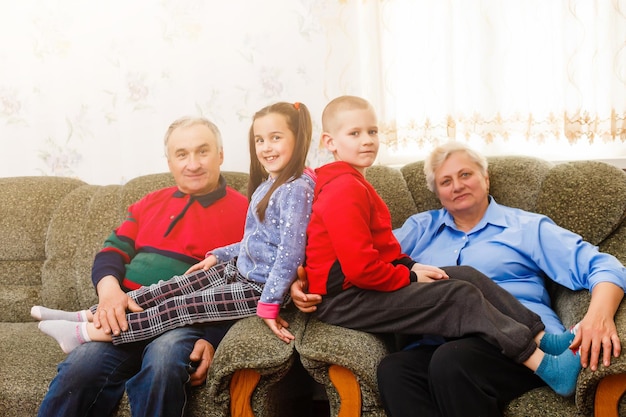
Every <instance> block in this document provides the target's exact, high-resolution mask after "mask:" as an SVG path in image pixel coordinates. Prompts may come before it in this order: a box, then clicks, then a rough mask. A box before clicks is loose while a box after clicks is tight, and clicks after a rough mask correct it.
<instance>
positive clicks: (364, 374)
mask: <svg viewBox="0 0 626 417" xmlns="http://www.w3.org/2000/svg"><path fill="white" fill-rule="evenodd" d="M296 349H297V350H298V353H299V354H300V360H301V362H302V365H303V366H304V368H305V369H306V370H307V371H308V372H309V374H310V375H311V376H312V377H313V379H315V380H316V381H317V382H319V383H320V384H322V385H324V387H325V389H326V395H327V396H328V399H329V403H330V408H331V415H338V412H339V410H340V409H341V405H342V404H341V400H340V393H339V392H338V391H337V387H335V386H334V384H333V382H332V381H331V375H329V374H330V373H332V371H331V372H329V369H330V367H331V366H333V365H339V366H341V367H343V368H346V369H347V370H348V371H351V372H352V374H354V376H355V377H356V380H357V381H358V383H359V385H360V391H361V401H360V403H361V412H360V414H348V413H346V414H342V415H361V416H363V417H385V412H384V410H383V408H382V404H381V402H380V396H379V394H378V384H377V381H376V368H377V367H378V364H379V362H380V361H381V359H382V358H383V357H384V356H385V355H386V354H387V353H388V352H389V350H388V348H387V345H386V344H385V341H384V340H383V339H381V338H379V337H377V336H375V335H372V334H369V333H365V332H359V331H355V330H350V329H345V328H342V327H338V326H333V325H330V324H326V323H323V322H321V321H319V320H317V319H315V318H313V317H311V318H310V319H309V321H308V322H307V324H306V328H305V331H304V335H303V337H302V338H301V339H296ZM340 376H341V375H340ZM333 379H335V380H336V378H333ZM349 389H352V388H349ZM354 404H358V403H354ZM342 412H345V409H343V410H342Z"/></svg>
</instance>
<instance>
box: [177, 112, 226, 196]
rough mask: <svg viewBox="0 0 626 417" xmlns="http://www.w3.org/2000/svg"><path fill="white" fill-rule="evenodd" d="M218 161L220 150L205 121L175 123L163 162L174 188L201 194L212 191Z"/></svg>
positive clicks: (216, 177)
mask: <svg viewBox="0 0 626 417" xmlns="http://www.w3.org/2000/svg"><path fill="white" fill-rule="evenodd" d="M222 162H224V153H223V151H222V150H220V149H219V148H218V145H217V138H216V137H215V135H214V134H213V132H212V131H211V129H209V128H208V127H207V126H205V125H202V124H196V125H192V126H186V127H179V128H177V129H175V130H174V131H173V132H172V133H171V135H170V137H169V140H168V141H167V165H168V166H169V168H170V172H171V173H172V175H173V176H174V181H176V185H177V186H178V189H179V190H180V191H182V192H183V193H185V194H190V195H203V194H207V193H210V192H211V191H214V190H215V189H216V188H217V186H218V183H219V178H220V166H221V165H222Z"/></svg>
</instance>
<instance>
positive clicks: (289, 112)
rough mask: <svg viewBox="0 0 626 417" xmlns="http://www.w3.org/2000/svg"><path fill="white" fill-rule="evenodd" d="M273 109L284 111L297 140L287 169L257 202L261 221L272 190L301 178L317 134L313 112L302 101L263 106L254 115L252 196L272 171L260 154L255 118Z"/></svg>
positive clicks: (250, 196) (251, 155) (249, 192)
mask: <svg viewBox="0 0 626 417" xmlns="http://www.w3.org/2000/svg"><path fill="white" fill-rule="evenodd" d="M270 113H276V114H282V115H283V116H285V119H286V120H287V126H288V127H289V130H291V132H292V133H293V135H294V137H295V139H296V143H295V146H294V150H293V155H292V157H291V160H290V161H289V162H288V163H287V165H286V166H285V169H283V170H282V171H281V173H280V174H279V175H278V177H276V180H275V181H274V184H272V186H271V187H270V189H269V191H268V192H267V194H265V196H264V197H263V198H262V199H261V201H259V205H258V206H257V209H256V210H257V214H258V215H259V218H260V219H261V221H263V220H264V219H265V210H266V209H267V205H268V204H269V201H270V197H271V196H272V193H273V192H274V191H275V190H276V189H277V188H278V187H280V186H281V185H283V184H284V183H286V182H287V181H288V180H289V179H290V178H292V177H294V178H299V177H300V176H301V175H302V172H303V171H304V167H305V164H306V156H307V153H308V152H309V147H310V146H311V137H312V135H313V123H312V122H311V114H310V113H309V109H307V107H306V106H305V105H304V104H302V103H297V102H296V103H293V104H292V103H287V102H279V103H274V104H272V105H269V106H267V107H264V108H262V109H261V110H259V111H258V112H256V113H255V115H254V117H253V118H252V125H251V126H250V133H249V141H248V144H249V147H250V180H249V181H248V199H251V198H252V194H253V193H254V191H255V190H256V189H257V188H258V187H259V185H261V183H262V182H263V181H265V179H267V176H268V173H267V171H265V168H263V165H261V163H260V162H259V159H258V158H256V156H255V155H256V147H255V138H254V121H255V120H256V119H258V118H259V117H263V116H266V115H268V114H270Z"/></svg>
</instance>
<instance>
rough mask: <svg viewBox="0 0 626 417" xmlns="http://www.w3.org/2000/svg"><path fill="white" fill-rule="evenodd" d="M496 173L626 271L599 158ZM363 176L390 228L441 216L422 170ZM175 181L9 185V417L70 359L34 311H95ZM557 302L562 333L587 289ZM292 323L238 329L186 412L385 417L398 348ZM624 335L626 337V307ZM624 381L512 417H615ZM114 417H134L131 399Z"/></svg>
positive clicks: (561, 295)
mask: <svg viewBox="0 0 626 417" xmlns="http://www.w3.org/2000/svg"><path fill="white" fill-rule="evenodd" d="M489 162H490V167H489V171H490V178H491V193H492V195H494V196H495V198H496V199H497V201H498V202H499V203H501V204H506V205H510V206H514V207H520V208H523V209H526V210H532V211H537V212H540V213H544V214H547V215H548V216H550V217H551V218H553V219H554V220H555V221H556V222H557V223H559V224H560V225H562V226H564V227H566V228H568V229H571V230H574V231H575V232H577V233H579V234H581V235H582V236H583V237H584V238H585V239H586V240H588V241H590V242H592V243H594V244H596V245H598V246H599V247H600V249H601V250H603V251H606V252H609V253H612V254H613V255H615V256H616V257H617V258H618V259H620V261H621V262H622V263H626V173H624V172H622V171H621V170H619V169H617V168H615V167H612V166H610V165H607V164H604V163H600V162H591V161H581V162H572V163H566V164H558V165H555V164H552V163H549V162H547V161H544V160H541V159H537V158H528V157H494V158H490V159H489ZM225 175H226V178H227V181H228V182H229V183H230V184H231V185H232V186H234V188H236V189H238V190H242V191H243V190H245V188H246V182H247V175H246V174H243V173H232V172H228V173H225ZM367 177H368V179H369V180H370V181H371V182H372V184H373V185H374V186H375V187H376V189H377V190H378V191H379V193H380V194H381V196H382V197H383V199H384V200H385V201H386V202H387V204H388V205H389V208H390V210H391V213H392V218H393V223H394V227H398V226H400V225H401V224H402V223H403V221H404V220H405V219H406V218H407V217H408V216H409V215H411V214H413V213H415V212H417V211H422V210H427V209H433V208H438V207H439V203H438V201H437V199H436V198H435V197H434V195H433V194H432V193H431V192H430V191H428V190H427V188H426V185H425V179H424V175H423V173H422V162H416V163H412V164H408V165H406V166H403V167H402V168H400V169H395V168H390V167H383V166H374V167H371V168H370V169H369V170H368V171H367ZM171 184H173V180H172V178H171V177H170V175H169V174H155V175H148V176H143V177H139V178H135V179H133V180H132V181H129V182H128V183H126V184H125V185H108V186H97V185H89V184H86V183H84V182H82V181H80V180H76V179H70V178H59V177H16V178H0V213H2V216H0V415H7V416H8V415H11V416H33V415H35V414H36V411H37V408H38V405H39V403H40V401H41V399H42V398H43V396H44V395H45V392H46V389H47V386H48V384H49V382H50V380H51V379H52V378H53V377H54V375H55V373H56V365H57V364H58V363H59V362H60V361H61V360H62V359H63V358H64V354H63V353H62V352H61V350H60V348H59V347H58V345H57V344H56V342H55V341H54V340H53V339H51V338H50V337H48V336H45V335H43V334H41V333H40V332H39V331H38V329H37V324H36V323H35V322H34V321H33V320H32V319H31V318H30V316H29V310H30V307H31V306H32V305H34V304H43V305H46V306H49V307H54V308H64V309H78V308H82V307H85V306H89V305H91V304H92V303H94V302H95V301H96V296H95V293H94V290H93V287H92V285H91V280H90V270H91V262H92V260H93V256H94V254H95V253H96V252H97V250H98V249H99V248H100V247H101V245H102V243H103V241H104V239H105V238H106V237H107V235H108V234H109V233H110V232H111V230H112V229H113V228H114V227H115V226H116V225H117V224H119V222H120V221H121V220H122V219H123V217H124V214H125V210H126V207H127V206H128V205H129V204H130V203H132V202H133V201H136V200H137V199H139V198H140V197H141V196H143V195H144V194H146V193H147V192H149V191H152V190H154V189H157V188H160V187H164V186H167V185H171ZM551 291H552V294H553V303H554V307H555V309H556V311H557V312H558V314H559V315H560V316H561V318H562V319H563V321H564V323H565V324H566V325H571V324H573V323H575V322H577V321H578V320H579V319H580V318H581V317H582V315H583V314H584V312H585V311H586V308H587V305H588V303H589V294H588V292H586V291H581V292H572V291H570V290H567V289H565V288H563V287H560V286H557V285H554V286H553V287H552V288H551ZM284 316H285V318H286V319H287V320H288V321H289V322H290V323H291V330H292V332H293V333H294V335H295V336H296V340H295V342H293V343H291V344H289V345H287V344H284V343H283V342H281V341H279V340H278V339H277V338H276V337H275V336H273V335H272V334H271V332H270V331H269V329H268V328H267V327H266V326H265V325H264V324H263V323H262V321H261V320H259V319H257V318H255V317H253V318H249V319H244V320H241V321H239V322H238V323H236V324H235V325H234V326H233V327H232V328H231V330H230V331H229V332H228V334H227V335H226V337H225V339H224V341H223V342H222V344H221V345H220V347H219V348H218V350H217V353H216V357H215V360H214V363H213V366H212V367H211V370H210V373H209V378H208V381H207V384H206V385H205V386H204V387H201V388H198V389H194V392H193V395H192V398H191V401H190V404H189V407H188V412H187V415H189V416H228V415H233V416H244V417H247V416H250V415H255V416H257V417H278V416H304V415H307V411H309V412H310V410H307V409H305V408H306V407H309V406H310V404H309V403H307V402H306V401H305V400H304V399H305V398H308V396H311V395H314V394H315V393H319V390H320V389H321V391H322V393H323V394H324V395H325V397H326V398H327V399H328V402H329V409H330V415H331V416H339V417H351V416H363V417H377V416H381V417H382V416H384V415H385V413H384V411H383V409H382V408H381V405H380V399H379V397H378V390H377V387H376V377H375V370H376V366H377V364H378V362H379V361H380V359H381V358H382V356H383V355H385V354H386V353H387V352H388V349H389V347H388V344H386V343H385V341H384V340H382V339H380V338H378V337H375V336H373V335H369V334H366V333H361V332H356V331H351V330H346V329H341V328H337V327H334V326H329V325H326V324H323V323H320V322H319V321H317V320H315V319H312V318H311V317H309V316H308V315H306V314H303V313H301V312H299V311H297V310H295V309H293V308H287V311H286V312H285V313H284ZM617 326H618V331H619V333H620V336H621V337H622V339H624V340H626V310H625V309H624V305H622V306H621V307H620V309H619V311H618V315H617ZM625 375H626V359H625V358H624V355H622V357H620V358H618V359H614V360H613V364H612V365H611V366H610V367H608V368H605V367H600V369H599V370H598V371H596V372H590V371H587V370H585V371H583V372H582V373H581V375H580V377H579V380H578V386H577V390H576V395H575V397H572V398H569V399H564V398H561V397H559V396H557V395H556V394H554V393H552V392H551V391H550V390H549V389H547V388H543V389H537V390H534V391H531V392H529V393H527V394H526V395H524V396H522V397H520V398H518V399H516V400H514V401H513V402H512V403H511V404H509V406H508V408H507V411H506V414H507V416H509V417H510V416H526V417H527V416H591V415H593V413H594V402H595V401H596V390H597V387H598V385H599V383H601V384H600V385H601V387H602V388H601V390H600V391H601V392H603V393H606V394H603V395H602V396H601V398H600V400H599V401H600V404H599V405H598V406H596V411H598V412H599V410H602V412H605V411H604V410H606V409H610V408H613V406H612V405H607V401H609V399H610V398H611V397H612V396H615V397H619V394H614V392H621V389H622V387H623V386H626V383H625V380H626V377H625ZM313 381H315V382H313ZM294 399H295V400H294ZM289 401H291V403H292V404H291V406H290V405H289ZM293 404H295V405H293ZM619 406H620V407H621V412H622V413H624V412H625V411H626V406H625V404H620V405H619ZM298 407H299V408H298ZM303 407H304V408H303ZM117 415H118V416H129V415H130V412H129V409H128V403H127V402H126V401H125V400H124V401H122V403H121V405H120V407H119V410H118V413H117ZM309 415H312V414H310V413H309ZM615 415H617V409H616V410H615ZM623 415H626V414H623Z"/></svg>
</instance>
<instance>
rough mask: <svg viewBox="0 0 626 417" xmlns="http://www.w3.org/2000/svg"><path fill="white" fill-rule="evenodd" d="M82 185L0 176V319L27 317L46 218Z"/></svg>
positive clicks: (63, 180) (65, 180)
mask: <svg viewBox="0 0 626 417" xmlns="http://www.w3.org/2000/svg"><path fill="white" fill-rule="evenodd" d="M84 185H85V183H84V182H82V181H80V180H76V179H72V178H60V177H13V178H0V213H1V215H0V321H8V322H12V321H23V319H24V317H26V316H28V311H29V309H30V307H31V305H32V301H33V300H36V299H38V297H39V293H40V290H41V269H42V266H43V264H44V262H45V260H46V248H45V245H46V236H47V234H48V230H49V225H50V219H51V218H52V217H53V216H54V213H55V211H56V209H57V206H58V205H59V202H60V201H62V200H63V199H64V198H65V197H67V196H68V195H69V194H71V193H72V192H73V190H75V189H77V188H80V187H82V186H84Z"/></svg>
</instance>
